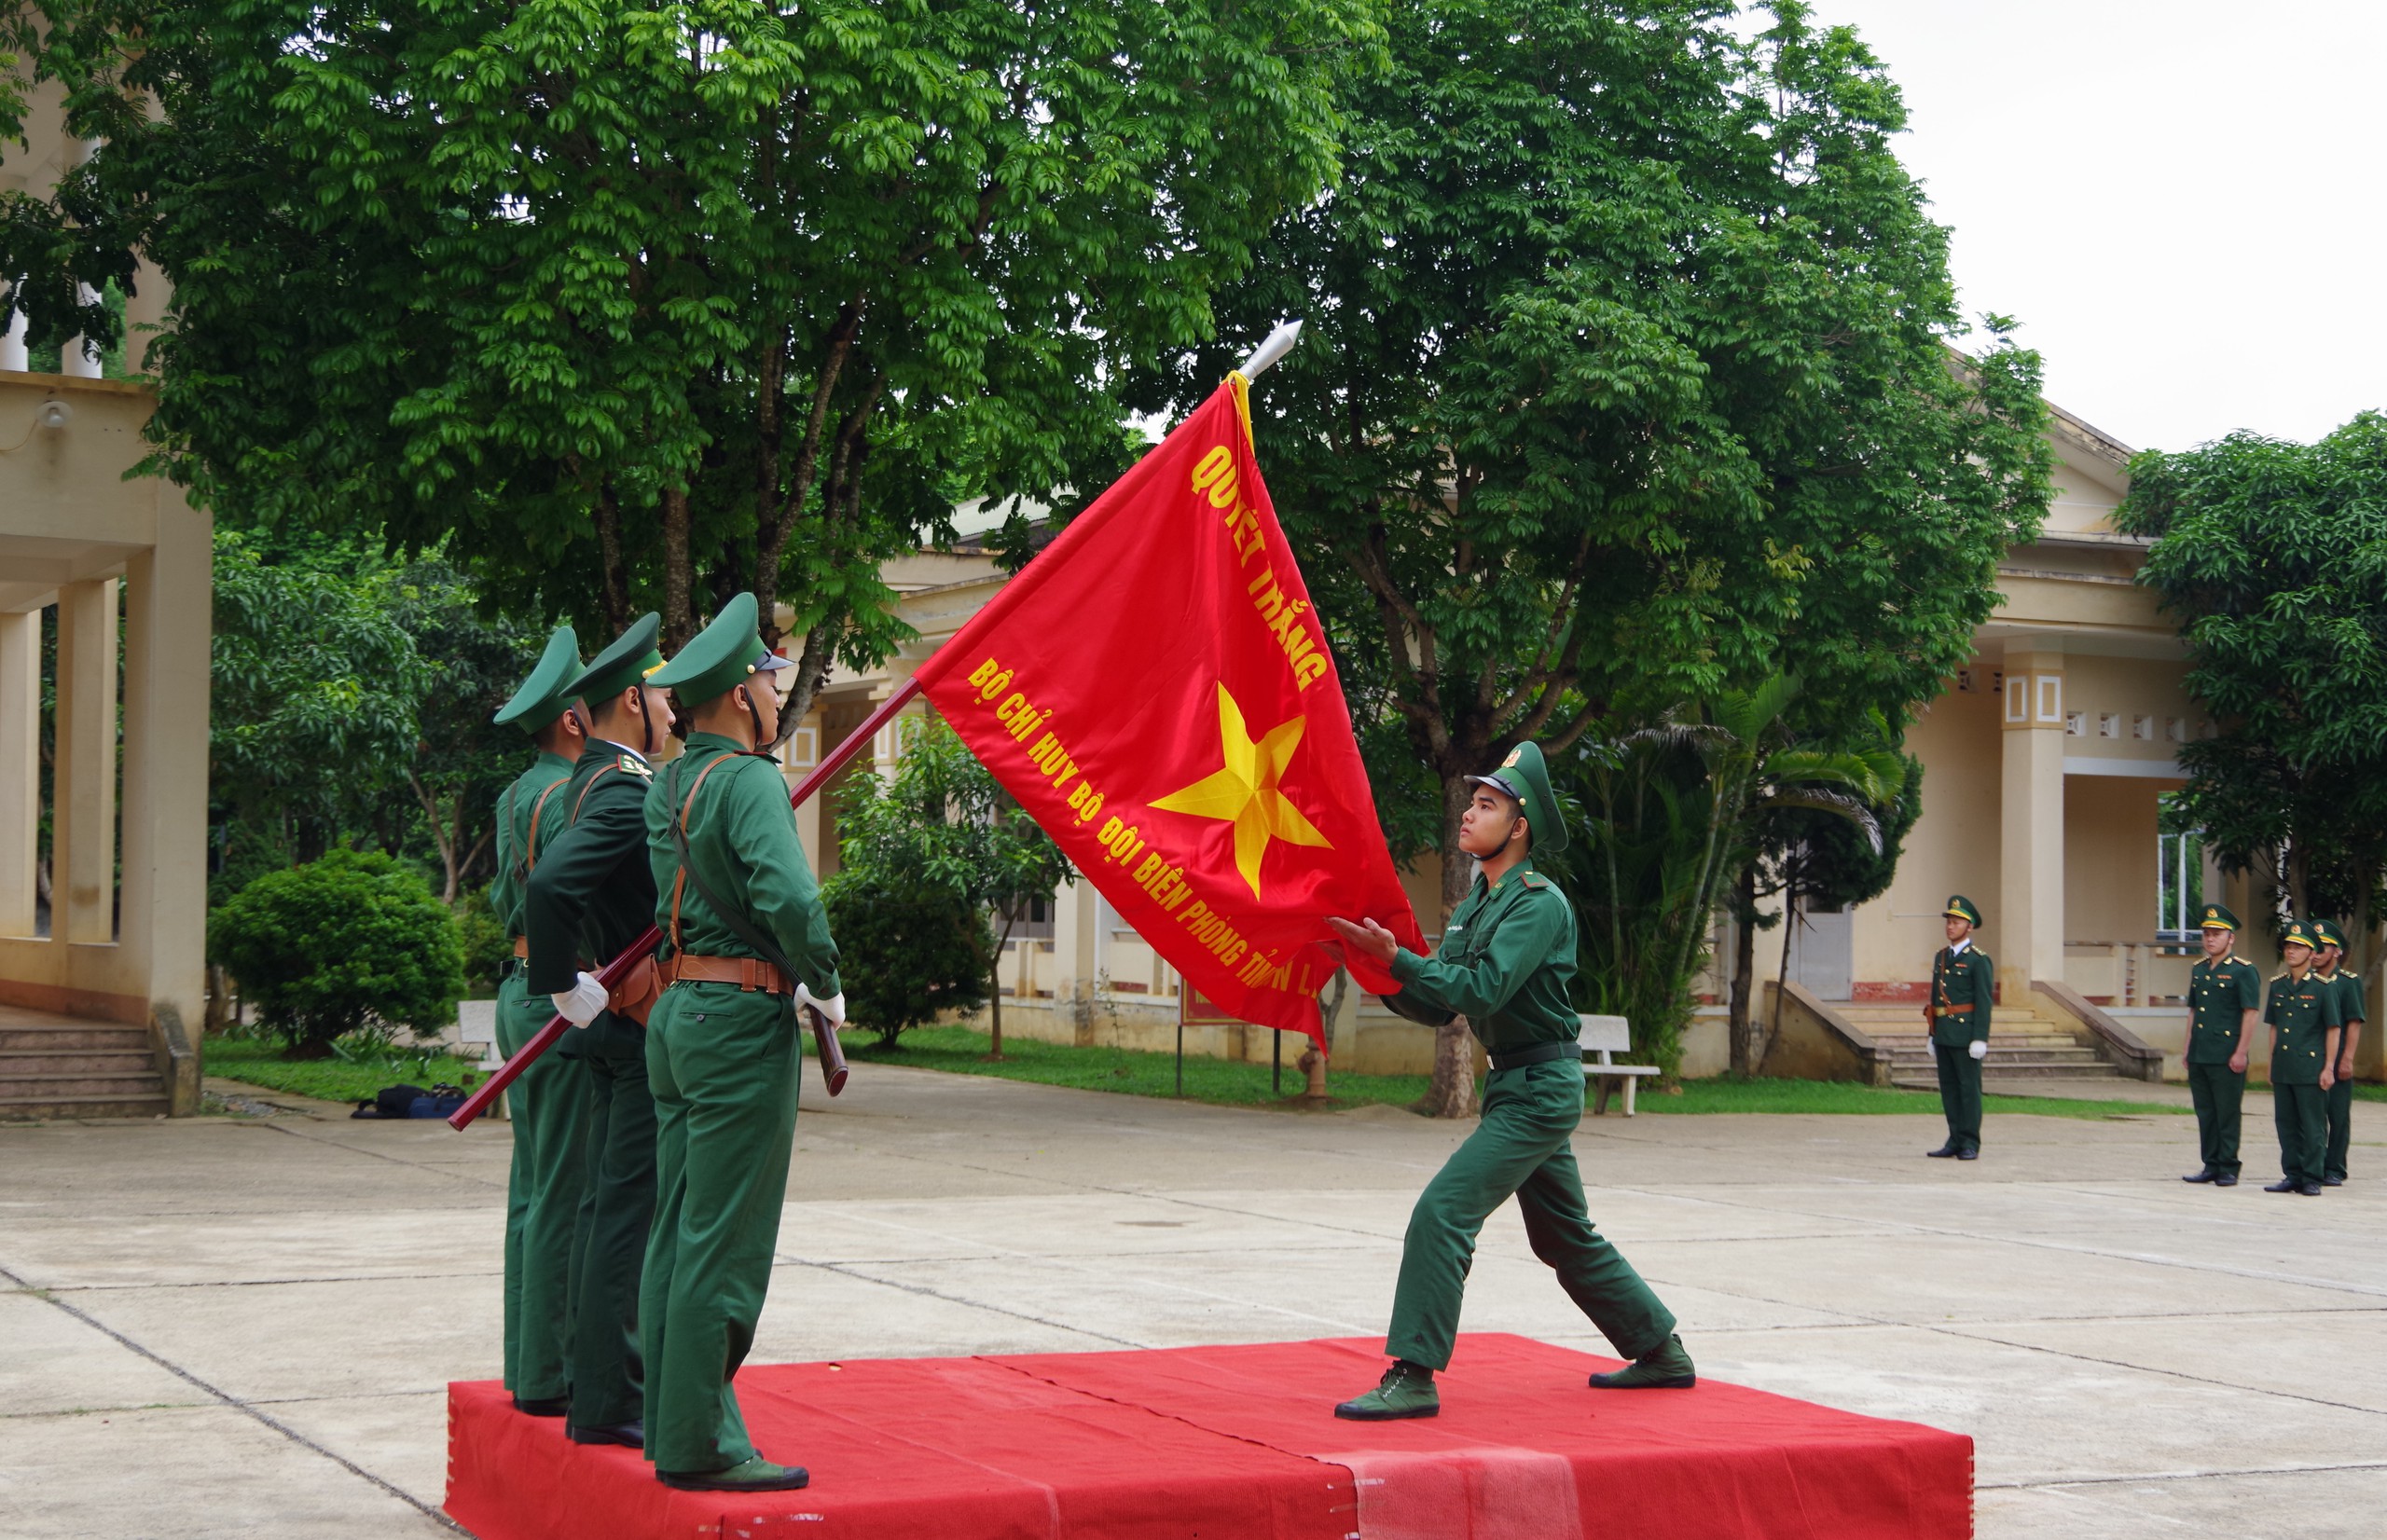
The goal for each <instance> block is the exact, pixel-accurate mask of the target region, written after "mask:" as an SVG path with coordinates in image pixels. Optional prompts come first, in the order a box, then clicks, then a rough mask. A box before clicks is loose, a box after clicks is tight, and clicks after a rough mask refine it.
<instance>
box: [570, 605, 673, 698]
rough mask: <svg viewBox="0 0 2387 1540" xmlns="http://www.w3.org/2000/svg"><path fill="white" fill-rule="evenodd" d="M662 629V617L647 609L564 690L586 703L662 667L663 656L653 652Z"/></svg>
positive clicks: (635, 681)
mask: <svg viewBox="0 0 2387 1540" xmlns="http://www.w3.org/2000/svg"><path fill="white" fill-rule="evenodd" d="M662 630H663V617H662V616H660V615H658V614H656V613H655V612H654V611H652V610H649V611H648V612H646V613H644V614H642V615H641V616H639V617H638V619H636V620H634V621H632V622H630V628H629V629H628V630H627V631H624V632H623V633H622V634H621V635H620V636H618V637H615V638H614V645H612V646H611V647H608V648H606V649H605V650H604V651H603V652H601V653H598V654H597V656H596V659H595V660H594V661H593V662H591V663H590V664H589V665H588V667H586V668H584V669H582V670H581V672H580V677H579V678H578V679H576V680H573V681H572V682H571V683H570V684H568V685H566V686H564V688H565V689H566V690H567V691H568V692H570V693H571V694H572V695H573V696H574V697H575V698H577V699H580V700H586V701H598V700H603V699H605V698H606V697H607V696H609V695H618V694H621V693H622V692H623V691H625V690H627V689H628V688H629V687H630V686H631V685H633V684H637V683H639V682H641V681H643V680H644V679H645V678H646V676H647V675H649V674H652V673H653V672H655V670H656V669H657V668H660V667H663V654H662V653H658V652H656V651H655V638H656V637H657V636H658V635H660V634H661V632H662Z"/></svg>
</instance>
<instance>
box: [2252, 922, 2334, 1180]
mask: <svg viewBox="0 0 2387 1540" xmlns="http://www.w3.org/2000/svg"><path fill="white" fill-rule="evenodd" d="M2312 940H2313V938H2312V932H2311V929H2310V928H2307V927H2306V926H2305V925H2304V924H2303V923H2302V922H2300V921H2299V922H2298V923H2297V924H2294V925H2291V926H2289V927H2288V928H2287V929H2286V931H2285V932H2284V933H2283V934H2282V935H2281V937H2280V942H2279V955H2280V960H2281V961H2283V962H2284V963H2286V964H2287V971H2286V972H2284V973H2282V974H2281V975H2280V976H2279V977H2277V978H2275V979H2273V980H2272V981H2271V989H2270V998H2269V999H2268V1000H2266V1001H2265V1002H2264V1005H2263V1020H2264V1021H2266V1022H2268V1023H2270V1029H2271V1117H2272V1121H2273V1122H2274V1124H2275V1125H2276V1126H2277V1128H2278V1130H2279V1163H2280V1172H2281V1176H2280V1179H2279V1180H2278V1181H2276V1182H2273V1183H2272V1184H2271V1185H2270V1186H2269V1187H2267V1188H2265V1189H2263V1190H2264V1191H2265V1192H2300V1193H2302V1194H2303V1195H2304V1196H2306V1197H2308V1198H2317V1197H2319V1196H2320V1195H2321V1166H2322V1162H2323V1160H2324V1158H2325V1152H2326V1150H2327V1148H2328V1143H2329V1113H2328V1090H2329V1088H2330V1087H2331V1086H2333V1085H2335V1084H2336V1083H2337V1079H2338V1078H2337V1074H2336V1069H2337V1062H2338V1027H2339V1016H2338V991H2337V987H2336V985H2334V984H2328V983H2322V982H2321V981H2320V980H2319V979H2317V978H2315V977H2313V975H2312V955H2313V952H2314V950H2315V948H2314V946H2313V944H2312Z"/></svg>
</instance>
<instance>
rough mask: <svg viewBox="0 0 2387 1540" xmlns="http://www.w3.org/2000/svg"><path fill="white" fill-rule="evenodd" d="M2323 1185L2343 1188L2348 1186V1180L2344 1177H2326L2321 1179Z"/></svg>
mask: <svg viewBox="0 0 2387 1540" xmlns="http://www.w3.org/2000/svg"><path fill="white" fill-rule="evenodd" d="M2321 1185H2322V1186H2323V1187H2343V1186H2345V1185H2346V1179H2345V1178H2344V1177H2343V1176H2324V1177H2322V1178H2321Z"/></svg>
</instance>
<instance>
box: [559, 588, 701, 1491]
mask: <svg viewBox="0 0 2387 1540" xmlns="http://www.w3.org/2000/svg"><path fill="white" fill-rule="evenodd" d="M660 629H661V626H660V625H659V623H658V621H657V619H656V617H655V615H653V614H648V615H646V616H644V617H642V619H640V620H639V622H638V623H637V624H636V625H634V626H631V627H630V628H629V629H628V631H625V632H624V633H623V634H622V635H621V636H620V637H619V638H617V639H615V640H614V644H613V645H612V646H610V647H608V648H606V649H605V651H604V652H602V653H599V654H598V656H597V661H596V662H594V663H592V664H590V665H589V666H588V667H587V668H586V670H585V671H584V672H583V673H582V674H581V676H580V677H579V678H578V679H576V680H574V681H573V682H572V684H571V685H570V686H569V689H570V690H571V692H572V694H573V695H575V696H576V697H578V699H579V701H580V708H581V710H582V711H583V712H584V713H585V715H586V720H587V722H588V725H589V742H588V747H587V748H586V749H583V750H582V751H581V755H580V761H579V763H577V764H575V765H574V766H573V774H572V779H571V781H570V782H569V783H568V784H566V785H565V787H564V789H563V790H562V791H559V792H558V793H557V799H558V801H559V803H561V804H562V805H563V810H564V829H563V832H561V833H560V834H559V835H557V836H556V842H555V844H553V845H552V846H548V847H547V851H546V854H545V856H544V857H543V858H541V859H540V861H539V867H538V870H537V871H535V872H533V873H531V883H530V892H529V897H528V900H527V901H526V903H525V905H524V911H525V918H524V932H525V934H526V935H527V937H528V938H529V941H530V954H531V956H530V988H531V993H532V994H533V995H534V996H545V997H548V998H549V999H551V1000H553V1001H554V1003H555V1008H556V1011H558V1012H559V1014H561V1015H563V1016H565V1017H567V1018H569V1019H570V1020H571V1021H572V1022H573V1024H574V1025H576V1026H578V1027H581V1028H583V1030H581V1031H577V1032H572V1033H568V1034H566V1035H565V1038H564V1040H563V1041H562V1042H561V1043H560V1044H559V1045H558V1051H559V1052H563V1053H565V1054H568V1055H569V1056H571V1057H573V1058H574V1059H576V1060H578V1061H579V1066H580V1073H581V1074H582V1075H583V1076H584V1077H585V1079H586V1086H587V1092H586V1094H587V1099H588V1100H587V1107H588V1112H587V1125H586V1133H585V1134H584V1135H583V1138H582V1157H581V1158H582V1161H583V1176H582V1180H583V1181H584V1183H585V1184H586V1187H585V1189H584V1191H583V1193H582V1195H581V1200H580V1215H579V1219H578V1223H577V1225H576V1226H575V1228H574V1231H573V1265H572V1285H571V1288H572V1336H571V1342H570V1345H569V1349H568V1353H569V1357H570V1362H571V1367H572V1368H571V1373H572V1408H571V1410H570V1411H569V1412H568V1413H567V1414H566V1415H567V1421H566V1423H565V1431H566V1432H567V1433H569V1434H570V1435H571V1437H573V1440H574V1441H575V1442H578V1443H584V1444H626V1445H628V1446H629V1447H630V1448H632V1449H636V1448H639V1447H641V1446H642V1444H643V1443H644V1441H645V1437H646V1430H645V1426H644V1422H643V1419H644V1417H645V1402H644V1372H643V1368H642V1364H641V1361H640V1357H639V1346H638V1294H639V1273H640V1269H641V1267H642V1265H643V1263H644V1261H645V1258H646V1235H647V1227H648V1225H649V1223H650V1221H651V1220H652V1219H653V1217H654V1213H655V1098H654V1096H653V1095H651V1094H650V1093H648V1091H647V1084H646V1014H647V1011H648V1010H649V1009H650V1008H651V1007H652V1005H653V1003H654V999H655V993H656V989H657V985H656V983H655V968H654V962H653V959H651V958H649V959H647V960H646V961H645V963H644V966H642V968H640V969H636V970H634V971H633V972H632V973H631V974H630V975H629V976H628V978H627V979H625V980H624V981H623V983H622V984H621V985H620V986H619V987H617V988H615V989H613V990H611V991H609V990H607V989H606V987H605V986H604V985H603V984H602V983H600V982H599V981H598V980H597V978H596V977H595V976H594V975H592V974H590V973H589V972H588V971H587V969H588V968H589V967H590V966H592V965H594V964H601V963H605V962H609V961H611V960H612V959H613V958H614V956H617V955H618V954H620V953H621V952H622V951H624V950H625V949H626V948H628V945H629V944H630V942H633V941H635V940H637V939H638V938H639V937H640V936H641V935H642V934H643V933H644V932H645V930H646V928H647V926H648V925H649V924H650V923H652V921H653V920H654V917H655V874H654V873H653V872H652V871H650V870H649V869H648V867H647V863H646V789H647V783H648V782H649V781H650V780H652V779H653V778H654V775H655V772H654V769H653V767H652V765H651V763H650V761H652V760H653V759H654V757H655V756H656V755H658V754H660V753H661V752H662V751H663V748H664V745H665V744H667V743H668V742H669V741H670V734H671V706H670V695H669V692H667V691H663V690H658V689H655V688H654V687H653V686H651V685H649V684H648V683H647V676H648V675H650V674H652V673H654V672H655V670H656V669H658V668H660V667H663V655H662V654H661V653H657V652H656V651H655V635H656V633H657V632H658V631H659V630H660Z"/></svg>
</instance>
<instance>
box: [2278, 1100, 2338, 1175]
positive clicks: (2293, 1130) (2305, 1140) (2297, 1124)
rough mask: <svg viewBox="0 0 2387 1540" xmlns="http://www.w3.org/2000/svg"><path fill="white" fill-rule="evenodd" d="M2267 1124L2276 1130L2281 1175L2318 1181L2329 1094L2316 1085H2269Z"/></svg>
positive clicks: (2323, 1157) (2325, 1141)
mask: <svg viewBox="0 0 2387 1540" xmlns="http://www.w3.org/2000/svg"><path fill="white" fill-rule="evenodd" d="M2271 1124H2272V1126H2273V1127H2275V1128H2277V1129H2278V1130H2279V1168H2280V1173H2281V1175H2283V1176H2286V1177H2288V1178H2289V1179H2290V1180H2292V1181H2298V1182H2313V1183H2318V1182H2319V1181H2320V1180H2321V1174H2322V1167H2323V1164H2324V1162H2325V1161H2326V1159H2327V1154H2328V1147H2329V1093H2327V1092H2325V1091H2324V1090H2322V1089H2321V1088H2320V1087H2319V1086H2318V1085H2276V1084H2275V1085H2273V1086H2272V1087H2271Z"/></svg>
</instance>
